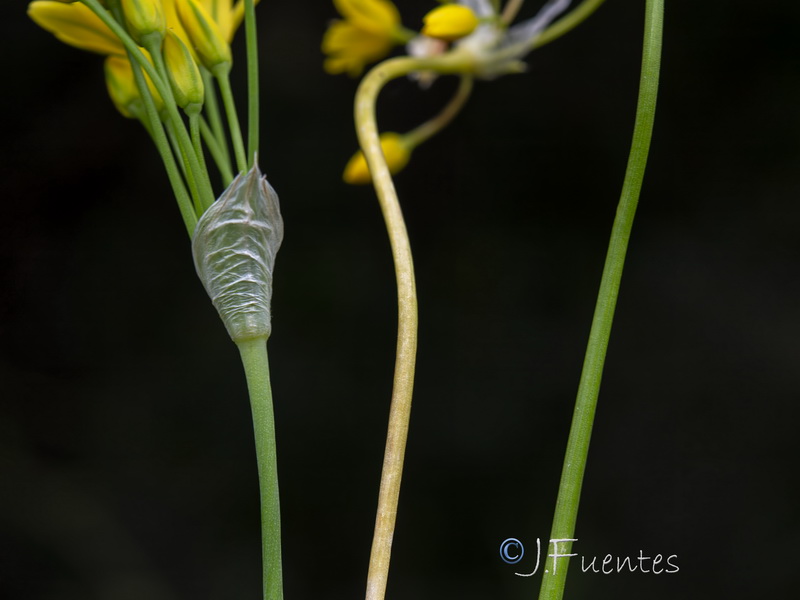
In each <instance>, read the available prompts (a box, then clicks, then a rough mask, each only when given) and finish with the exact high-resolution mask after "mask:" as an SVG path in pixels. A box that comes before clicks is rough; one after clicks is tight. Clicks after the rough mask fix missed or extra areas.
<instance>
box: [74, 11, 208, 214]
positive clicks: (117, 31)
mask: <svg viewBox="0 0 800 600" xmlns="http://www.w3.org/2000/svg"><path fill="white" fill-rule="evenodd" d="M80 2H82V3H83V4H85V5H86V6H87V7H88V8H89V9H90V10H91V11H92V12H93V13H94V14H95V15H97V17H98V18H99V19H100V20H101V21H102V22H103V23H104V24H105V25H107V26H108V28H109V29H111V31H112V32H113V33H114V35H116V36H117V37H118V38H119V40H120V42H122V45H123V46H124V47H125V49H126V50H127V52H128V55H129V58H130V59H131V64H133V63H134V61H135V62H136V63H137V64H138V65H139V66H140V67H141V68H142V69H143V70H144V71H145V73H147V75H148V76H149V77H150V80H151V81H152V82H153V86H154V87H155V88H156V90H157V91H158V93H159V94H160V95H161V98H162V100H164V107H165V109H166V111H167V115H168V116H169V119H170V120H171V121H173V122H174V123H175V124H176V133H177V135H178V140H179V141H180V143H181V147H182V148H185V149H187V150H186V156H187V158H188V167H189V168H190V169H191V170H192V171H193V172H194V173H195V176H196V178H197V176H198V175H199V176H200V177H202V174H203V173H202V171H201V169H200V165H199V163H198V161H197V157H196V156H195V153H194V150H193V149H192V145H191V140H190V139H189V134H188V132H187V131H186V127H184V125H183V119H182V118H181V115H180V113H179V112H178V107H177V105H176V104H175V101H174V99H172V89H171V88H170V87H169V83H168V82H167V81H166V79H165V78H164V77H162V76H161V74H160V73H159V72H158V71H157V69H156V68H155V67H154V66H153V64H151V63H150V61H149V60H147V58H146V57H145V55H144V54H143V53H142V51H141V50H140V49H139V46H138V45H137V44H136V42H134V41H133V39H132V38H131V36H130V35H128V32H127V31H126V30H125V28H124V27H122V25H120V24H119V22H118V21H117V20H116V19H115V18H114V17H113V16H112V14H111V13H110V12H109V11H108V10H106V9H105V8H104V7H103V6H102V5H101V4H100V2H99V1H98V0H80ZM117 8H118V7H117ZM150 52H151V54H152V55H153V59H154V60H156V62H158V58H160V57H161V52H160V49H156V50H155V51H154V52H153V51H152V50H151V51H150ZM170 99H172V101H170ZM200 190H201V192H204V190H205V193H208V194H211V196H212V197H211V198H210V199H208V200H207V202H208V203H209V204H210V203H211V202H213V200H214V198H213V193H211V191H210V190H211V185H210V183H209V184H208V186H207V188H206V186H201V188H200Z"/></svg>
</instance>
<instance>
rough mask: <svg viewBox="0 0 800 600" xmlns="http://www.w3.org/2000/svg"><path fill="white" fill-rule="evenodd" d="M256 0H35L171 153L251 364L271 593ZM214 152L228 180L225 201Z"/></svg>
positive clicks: (272, 483)
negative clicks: (216, 187)
mask: <svg viewBox="0 0 800 600" xmlns="http://www.w3.org/2000/svg"><path fill="white" fill-rule="evenodd" d="M256 2H257V0H237V1H236V2H234V1H233V0H80V2H55V1H52V0H35V1H34V2H31V3H30V4H29V6H28V14H29V15H30V17H31V18H32V19H33V20H34V21H35V22H36V23H38V24H39V25H40V26H41V27H43V28H44V29H46V30H48V31H50V32H51V33H53V34H54V35H55V36H56V37H57V38H58V39H59V40H61V41H63V42H65V43H67V44H70V45H72V46H75V47H77V48H80V49H83V50H88V51H91V52H95V53H98V54H101V55H104V56H105V57H106V58H105V68H104V72H105V78H106V86H107V89H108V93H109V96H110V97H111V100H112V102H113V103H114V105H115V106H116V108H117V110H119V112H120V113H121V114H122V115H123V116H124V117H127V118H130V119H135V120H137V121H139V122H140V123H141V124H142V125H143V126H144V128H145V130H146V131H147V133H148V134H149V135H150V137H151V138H152V140H153V142H154V144H155V146H156V148H157V150H158V152H159V155H160V156H161V159H162V161H163V163H164V167H165V170H166V173H167V176H168V178H169V181H170V184H171V186H172V191H173V193H174V196H175V199H176V200H177V203H178V207H179V209H180V213H181V216H182V217H183V221H184V224H185V226H186V229H187V231H188V233H189V235H190V237H192V253H193V257H194V263H195V269H196V271H197V274H198V276H199V277H200V280H201V281H202V283H203V286H204V287H205V289H206V291H207V293H208V295H209V296H210V298H211V300H212V303H213V304H214V306H215V308H216V309H217V312H218V314H219V316H220V318H221V320H222V321H223V323H224V325H225V328H226V329H227V331H228V334H229V335H230V337H231V339H232V340H233V341H234V342H235V343H236V345H237V347H238V350H239V353H240V355H241V359H242V364H243V366H244V371H245V376H246V378H247V381H248V392H249V395H250V402H251V405H252V410H253V420H254V431H255V445H256V455H257V463H258V474H259V481H260V489H261V522H262V542H263V558H264V560H263V565H264V567H263V575H264V577H263V579H264V598H265V599H268V600H280V599H281V598H282V597H283V592H282V575H281V549H280V503H279V498H278V480H277V463H276V452H275V432H274V422H273V417H272V393H271V390H270V384H269V365H268V359H267V352H266V341H267V339H268V338H269V336H270V334H271V331H272V325H271V315H270V301H271V297H272V273H273V268H274V264H275V255H276V253H277V251H278V248H279V247H280V244H281V241H282V239H283V221H282V219H281V215H280V210H279V205H278V196H277V194H276V193H275V190H274V189H273V188H272V186H271V185H270V184H269V183H267V181H266V178H265V177H263V176H262V174H261V171H260V170H259V167H258V165H257V164H256V159H257V155H258V112H259V111H258V64H257V43H256V39H257V36H256V24H255V3H256ZM242 22H244V23H245V29H246V41H247V79H248V118H247V148H246V149H245V143H244V142H245V140H244V136H243V135H242V131H241V128H240V125H239V119H238V116H237V112H236V105H235V103H234V97H233V92H232V90H231V86H230V81H229V74H230V71H231V67H232V65H233V57H232V54H231V48H230V42H231V39H232V38H233V35H234V33H235V32H236V30H237V28H238V27H239V25H240V24H241V23H242ZM218 94H219V96H220V97H221V100H222V102H221V103H219V102H218ZM223 115H224V116H223ZM231 150H232V152H231ZM206 153H208V155H209V156H210V157H211V158H212V159H213V161H214V163H215V164H216V167H217V171H218V173H219V175H220V178H221V180H222V184H223V186H224V187H225V188H226V189H225V191H224V192H223V193H222V194H221V195H220V196H219V199H217V200H215V198H217V194H215V193H214V191H213V189H212V185H211V177H210V176H209V171H208V167H207V165H206ZM234 173H238V174H237V175H236V176H235V177H234Z"/></svg>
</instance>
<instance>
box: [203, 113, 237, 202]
mask: <svg viewBox="0 0 800 600" xmlns="http://www.w3.org/2000/svg"><path fill="white" fill-rule="evenodd" d="M200 135H201V136H203V142H205V145H206V148H208V152H209V153H210V154H211V158H213V159H214V164H215V165H217V169H219V174H220V175H221V176H222V179H223V182H224V184H225V187H227V186H228V184H229V183H230V182H231V181H233V171H231V165H230V161H229V159H228V158H227V157H225V156H224V152H223V150H222V148H221V147H220V145H219V144H218V143H217V138H216V136H215V135H214V131H213V130H212V128H211V126H210V125H209V124H208V123H207V122H206V120H205V119H204V118H202V117H200Z"/></svg>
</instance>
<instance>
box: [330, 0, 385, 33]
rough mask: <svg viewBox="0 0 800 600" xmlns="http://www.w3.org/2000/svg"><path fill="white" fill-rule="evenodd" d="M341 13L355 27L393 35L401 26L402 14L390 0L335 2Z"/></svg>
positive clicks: (346, 0) (342, 0) (336, 0)
mask: <svg viewBox="0 0 800 600" xmlns="http://www.w3.org/2000/svg"><path fill="white" fill-rule="evenodd" d="M333 3H334V4H335V5H336V9H337V10H338V11H339V13H340V14H341V15H342V16H343V17H345V18H346V19H347V20H348V21H350V22H351V23H352V24H353V25H354V26H356V27H358V28H359V29H363V30H364V31H370V32H372V33H377V34H384V35H391V34H392V33H393V32H394V30H395V29H397V28H398V27H399V25H400V13H399V12H398V11H397V7H396V6H395V5H394V4H392V3H391V2H389V0H333Z"/></svg>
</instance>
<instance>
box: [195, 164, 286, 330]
mask: <svg viewBox="0 0 800 600" xmlns="http://www.w3.org/2000/svg"><path fill="white" fill-rule="evenodd" d="M282 240H283V219H282V218H281V213H280V206H279V204H278V195H277V194H276V193H275V190H273V189H272V186H270V185H269V183H267V179H266V177H263V176H262V175H261V171H260V170H259V168H258V166H254V167H253V168H252V169H250V171H248V172H247V173H241V174H239V175H238V176H237V177H236V179H234V180H233V182H232V183H231V185H230V186H228V189H227V190H225V192H224V193H223V194H222V196H220V198H219V200H217V201H216V202H215V203H214V204H212V205H211V207H210V208H209V209H208V210H207V211H206V212H205V213H204V214H203V216H202V217H201V218H200V221H199V222H198V223H197V228H196V229H195V233H194V237H193V239H192V254H193V255H194V264H195V268H196V269H197V275H198V276H199V277H200V281H202V282H203V286H204V287H205V289H206V292H208V295H209V296H210V298H211V301H212V302H213V303H214V306H215V307H216V309H217V312H218V313H219V315H220V318H222V321H223V323H225V328H226V329H227V330H228V333H229V334H230V336H231V338H232V339H233V341H235V342H238V341H242V340H247V339H252V338H257V337H269V335H270V333H271V332H272V325H271V313H270V303H271V300H272V272H273V269H274V266H275V255H276V254H277V252H278V248H280V245H281V241H282Z"/></svg>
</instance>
